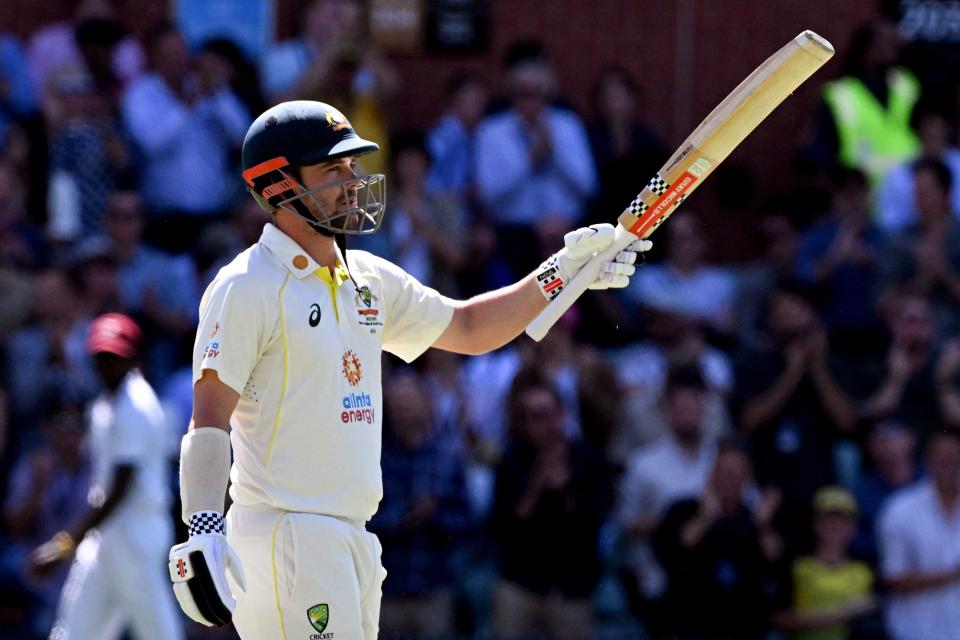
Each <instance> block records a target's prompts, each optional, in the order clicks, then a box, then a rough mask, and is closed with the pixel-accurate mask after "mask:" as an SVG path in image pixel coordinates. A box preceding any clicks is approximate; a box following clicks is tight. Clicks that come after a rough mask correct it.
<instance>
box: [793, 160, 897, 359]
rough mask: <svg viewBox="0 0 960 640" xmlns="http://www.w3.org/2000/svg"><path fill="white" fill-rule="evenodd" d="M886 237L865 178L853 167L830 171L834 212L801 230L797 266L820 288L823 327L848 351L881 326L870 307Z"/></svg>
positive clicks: (803, 276) (799, 272) (799, 273)
mask: <svg viewBox="0 0 960 640" xmlns="http://www.w3.org/2000/svg"><path fill="white" fill-rule="evenodd" d="M884 240H885V239H884V236H883V234H882V233H881V231H880V229H879V228H878V227H877V226H876V225H875V224H874V223H873V222H872V221H871V217H870V185H869V184H867V177H866V176H865V175H864V174H863V173H862V172H860V171H859V170H857V169H847V168H839V169H837V170H836V171H834V174H833V207H832V212H831V213H830V214H829V215H828V216H826V217H825V218H824V219H823V220H821V221H819V222H818V223H816V224H815V225H814V226H813V227H812V228H811V229H809V230H808V231H806V232H805V233H804V234H803V237H802V238H801V240H800V249H799V251H798V255H797V265H796V269H797V276H798V278H799V279H800V280H801V281H803V282H805V283H807V284H808V285H811V286H812V287H815V288H816V289H817V290H818V292H819V296H818V297H819V298H820V299H821V300H822V304H821V305H820V309H819V311H820V315H821V317H822V318H823V322H824V325H825V326H826V328H827V329H828V330H829V331H830V332H831V334H832V335H834V336H835V337H837V338H842V340H841V342H842V343H843V344H844V347H845V348H846V349H848V350H849V349H852V348H853V347H852V345H850V344H849V343H850V342H851V341H854V340H856V341H862V340H863V339H865V338H866V337H869V334H870V332H873V333H876V332H877V331H878V328H879V320H878V319H877V317H876V315H875V313H874V308H875V306H876V296H877V284H878V283H877V276H878V272H879V266H880V265H879V263H880V260H879V258H880V253H881V251H882V249H883V248H884V244H885V242H884ZM864 334H866V336H865V335H864Z"/></svg>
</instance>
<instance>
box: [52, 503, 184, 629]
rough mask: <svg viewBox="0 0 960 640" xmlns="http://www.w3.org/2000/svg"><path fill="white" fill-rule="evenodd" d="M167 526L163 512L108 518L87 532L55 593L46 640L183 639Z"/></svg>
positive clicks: (167, 516) (170, 536)
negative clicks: (55, 606) (52, 619)
mask: <svg viewBox="0 0 960 640" xmlns="http://www.w3.org/2000/svg"><path fill="white" fill-rule="evenodd" d="M172 543H173V523H172V522H171V521H170V516H169V515H167V514H166V513H157V514H144V515H140V514H138V515H136V517H134V516H132V515H126V514H125V515H123V516H121V517H119V518H110V519H109V520H108V521H107V522H106V523H105V524H104V525H103V526H102V527H101V528H100V529H95V530H92V531H90V532H89V533H88V534H87V535H86V536H84V538H83V541H81V542H80V544H79V545H78V546H77V554H76V557H75V558H74V561H73V564H72V565H71V566H70V573H69V574H68V575H67V581H66V583H65V584H64V586H63V591H62V592H61V594H60V603H59V606H58V609H57V620H56V622H55V623H54V625H53V630H52V631H51V632H50V640H94V639H96V640H113V639H114V638H117V637H119V635H120V633H121V631H122V630H123V629H130V630H131V631H132V633H133V637H134V638H137V640H183V637H184V636H183V625H182V622H181V620H182V618H181V617H180V608H179V607H178V606H177V605H176V604H175V603H174V597H173V589H172V588H171V587H170V577H169V574H168V573H167V570H166V563H167V554H168V553H169V551H170V545H171V544H172Z"/></svg>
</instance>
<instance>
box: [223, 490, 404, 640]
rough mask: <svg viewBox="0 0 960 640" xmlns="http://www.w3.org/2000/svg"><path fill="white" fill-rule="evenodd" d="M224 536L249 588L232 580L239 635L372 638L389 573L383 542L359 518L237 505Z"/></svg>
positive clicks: (277, 639)
mask: <svg viewBox="0 0 960 640" xmlns="http://www.w3.org/2000/svg"><path fill="white" fill-rule="evenodd" d="M227 541H228V542H229V543H230V546H231V547H233V549H234V551H236V552H237V555H238V556H240V561H241V563H242V564H243V571H244V574H245V575H246V578H247V590H246V592H240V591H239V590H238V589H236V588H235V585H234V584H232V582H231V585H230V586H231V589H232V590H233V592H234V593H235V594H238V597H237V608H236V610H235V611H234V613H233V624H234V626H235V627H236V629H237V633H239V634H240V637H241V638H243V640H324V639H327V638H329V639H331V640H375V638H376V637H377V633H378V630H379V622H380V599H381V585H382V584H383V579H384V578H385V577H386V575H387V572H386V571H385V570H384V568H383V565H382V564H381V563H380V541H379V540H377V536H375V535H374V534H372V533H370V532H369V531H367V530H366V528H365V527H364V525H363V523H360V522H347V521H345V520H340V519H338V518H333V517H330V516H322V515H317V514H313V513H297V512H289V511H279V510H276V509H271V508H267V507H259V506H258V507H249V506H241V505H236V504H235V505H233V506H232V507H230V510H229V511H228V512H227ZM311 611H313V616H311V614H310V612H311ZM318 612H319V613H318ZM311 618H312V619H311Z"/></svg>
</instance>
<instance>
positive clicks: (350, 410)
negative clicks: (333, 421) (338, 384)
mask: <svg viewBox="0 0 960 640" xmlns="http://www.w3.org/2000/svg"><path fill="white" fill-rule="evenodd" d="M341 366H342V370H343V377H344V378H346V379H347V382H348V383H349V384H350V386H351V387H356V386H357V385H358V384H360V380H362V379H363V365H361V364H360V358H359V357H358V356H357V354H355V353H354V352H353V351H352V350H350V349H348V350H347V351H344V352H343V357H342V358H341ZM341 404H342V405H343V411H341V412H340V422H342V423H343V424H350V423H352V422H365V423H367V424H373V423H374V422H375V421H376V413H375V411H374V408H373V399H372V398H371V397H370V394H369V393H364V392H362V391H360V392H358V393H349V394H347V395H345V396H343V399H342V400H341Z"/></svg>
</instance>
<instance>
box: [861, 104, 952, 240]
mask: <svg viewBox="0 0 960 640" xmlns="http://www.w3.org/2000/svg"><path fill="white" fill-rule="evenodd" d="M954 129H955V127H954V125H953V123H952V122H951V121H950V120H949V119H948V118H947V117H946V116H945V115H943V114H942V113H939V112H937V111H934V110H932V109H927V110H925V111H923V112H922V113H921V114H919V115H918V116H917V135H918V136H919V137H920V156H919V157H921V158H936V159H937V160H940V161H941V162H943V164H944V165H946V167H947V168H948V169H950V176H951V178H952V183H953V184H960V149H958V148H957V146H956V142H954V140H955V136H956V132H955V131H954ZM915 161H916V158H911V159H910V160H909V161H908V162H903V163H901V164H899V165H897V166H896V167H894V168H893V169H892V170H891V171H890V173H889V174H888V175H887V178H886V180H884V182H883V184H882V185H881V187H880V189H879V191H878V192H877V198H876V207H877V224H879V225H880V227H882V228H883V230H884V231H886V232H888V233H895V232H898V231H902V230H903V229H904V228H906V227H908V226H910V225H911V224H913V223H914V222H916V220H917V203H916V199H915V198H914V190H915V188H916V184H915V181H914V178H913V164H914V162H915ZM950 209H951V211H952V213H953V214H954V215H955V216H956V215H960V189H953V190H952V191H951V193H950Z"/></svg>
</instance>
